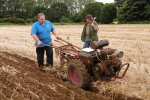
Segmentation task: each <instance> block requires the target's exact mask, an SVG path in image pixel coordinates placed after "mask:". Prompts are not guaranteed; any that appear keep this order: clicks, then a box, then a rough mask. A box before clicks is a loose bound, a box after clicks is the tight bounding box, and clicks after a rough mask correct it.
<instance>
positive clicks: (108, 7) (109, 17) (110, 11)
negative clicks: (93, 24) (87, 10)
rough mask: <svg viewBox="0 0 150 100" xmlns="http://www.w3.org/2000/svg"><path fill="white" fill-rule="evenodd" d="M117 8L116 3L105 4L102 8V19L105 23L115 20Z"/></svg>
mask: <svg viewBox="0 0 150 100" xmlns="http://www.w3.org/2000/svg"><path fill="white" fill-rule="evenodd" d="M116 13H117V9H116V8H115V5H114V4H105V5H104V6H103V7H102V8H101V10H100V21H101V23H103V24H109V23H112V22H113V19H114V18H115V17H116Z"/></svg>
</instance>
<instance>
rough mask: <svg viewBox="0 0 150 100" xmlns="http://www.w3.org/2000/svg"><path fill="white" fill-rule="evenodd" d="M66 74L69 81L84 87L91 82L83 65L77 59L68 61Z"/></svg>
mask: <svg viewBox="0 0 150 100" xmlns="http://www.w3.org/2000/svg"><path fill="white" fill-rule="evenodd" d="M67 76H68V80H69V81H70V83H72V84H73V85H75V86H77V87H80V88H84V89H85V88H87V87H89V85H90V84H91V82H92V77H91V76H90V75H89V74H88V72H87V69H86V68H85V65H84V64H83V63H82V62H81V61H80V60H77V59H74V60H70V61H69V65H68V68H67Z"/></svg>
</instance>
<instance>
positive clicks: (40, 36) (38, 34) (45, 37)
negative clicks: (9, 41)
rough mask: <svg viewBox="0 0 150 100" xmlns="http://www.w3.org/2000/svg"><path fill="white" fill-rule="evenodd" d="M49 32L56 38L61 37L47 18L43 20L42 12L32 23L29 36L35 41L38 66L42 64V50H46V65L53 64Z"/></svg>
mask: <svg viewBox="0 0 150 100" xmlns="http://www.w3.org/2000/svg"><path fill="white" fill-rule="evenodd" d="M51 32H52V33H53V34H54V35H55V36H56V39H61V38H60V37H59V36H58V35H57V34H56V31H55V29H54V27H53V25H52V23H51V22H50V21H48V20H45V15H44V14H43V13H39V14H38V21H37V22H35V23H34V24H33V25H32V29H31V36H32V37H33V39H34V40H35V42H36V44H35V45H36V46H37V48H36V54H37V62H38V67H43V66H44V51H46V56H47V62H46V63H47V64H46V66H50V67H52V66H53V49H52V47H50V46H45V45H51V44H52V38H51Z"/></svg>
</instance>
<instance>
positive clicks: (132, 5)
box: [0, 0, 150, 24]
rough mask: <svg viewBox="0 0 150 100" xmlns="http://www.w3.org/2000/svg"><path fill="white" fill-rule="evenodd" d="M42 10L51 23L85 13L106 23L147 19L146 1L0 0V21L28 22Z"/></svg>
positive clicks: (148, 4) (80, 19)
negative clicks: (105, 2) (104, 2)
mask: <svg viewBox="0 0 150 100" xmlns="http://www.w3.org/2000/svg"><path fill="white" fill-rule="evenodd" d="M39 12H43V13H44V14H45V15H46V19H48V20H50V21H52V22H67V23H69V22H75V23H79V22H84V17H85V15H86V14H91V15H92V16H94V17H96V21H97V22H99V23H104V24H109V23H112V22H113V20H114V19H116V20H118V22H119V23H127V22H133V21H145V20H149V19H150V1H149V0H114V3H107V4H103V3H101V2H96V1H95V0H0V23H3V22H11V23H25V22H26V23H30V22H34V21H36V20H37V14H38V13H39Z"/></svg>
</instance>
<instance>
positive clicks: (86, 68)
mask: <svg viewBox="0 0 150 100" xmlns="http://www.w3.org/2000/svg"><path fill="white" fill-rule="evenodd" d="M55 41H57V42H60V43H62V44H63V45H62V46H59V47H55V51H56V55H58V56H59V57H60V65H61V66H60V70H62V69H63V67H64V65H65V64H67V68H66V74H67V78H68V80H69V81H70V83H72V84H73V85H75V86H77V87H81V88H86V87H88V86H89V85H90V84H91V82H93V81H97V80H104V81H115V80H116V79H117V78H120V79H121V78H123V77H124V75H125V74H126V72H127V70H128V68H129V63H124V64H123V63H122V61H121V58H122V57H123V55H124V53H123V51H119V50H116V49H112V48H105V46H108V45H109V41H108V40H107V39H105V40H100V41H97V42H92V44H91V47H90V48H83V49H81V48H79V47H77V46H75V45H73V44H71V43H69V42H67V41H65V40H63V39H62V40H55Z"/></svg>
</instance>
